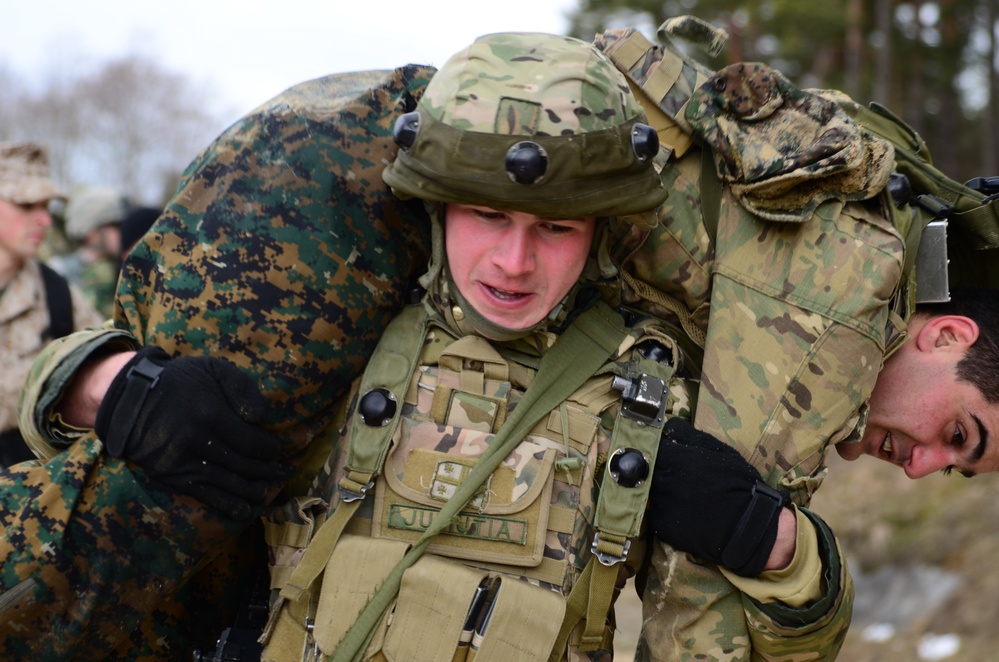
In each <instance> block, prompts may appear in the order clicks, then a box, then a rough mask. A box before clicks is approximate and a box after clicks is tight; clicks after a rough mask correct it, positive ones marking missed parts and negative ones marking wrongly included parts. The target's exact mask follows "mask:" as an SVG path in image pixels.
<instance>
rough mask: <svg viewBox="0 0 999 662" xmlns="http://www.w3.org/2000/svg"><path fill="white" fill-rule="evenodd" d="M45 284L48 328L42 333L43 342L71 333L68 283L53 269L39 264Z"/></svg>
mask: <svg viewBox="0 0 999 662" xmlns="http://www.w3.org/2000/svg"><path fill="white" fill-rule="evenodd" d="M38 266H39V267H41V269H42V282H43V283H44V284H45V305H46V307H47V308H48V311H49V327H48V328H47V329H45V331H43V332H42V338H43V339H44V340H54V339H56V338H62V337H63V336H68V335H69V334H71V333H72V332H73V298H72V296H71V295H70V293H69V282H68V281H67V280H66V279H65V278H64V277H63V276H62V275H60V274H59V273H58V272H57V271H56V270H55V269H53V268H52V267H50V266H49V265H47V264H45V263H44V262H39V263H38Z"/></svg>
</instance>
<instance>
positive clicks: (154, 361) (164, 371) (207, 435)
mask: <svg viewBox="0 0 999 662" xmlns="http://www.w3.org/2000/svg"><path fill="white" fill-rule="evenodd" d="M266 409H267V399H266V398H265V397H264V396H263V394H261V393H260V391H259V389H258V387H257V385H256V384H255V383H254V381H253V379H251V378H250V377H249V376H248V375H247V374H246V373H244V372H243V371H242V370H240V369H239V368H237V367H236V366H234V365H233V364H231V363H229V362H228V361H225V360H223V359H220V358H216V357H211V356H182V357H178V358H175V359H171V358H170V357H169V356H168V355H167V353H166V352H164V351H163V350H162V349H160V348H159V347H145V348H143V349H142V350H140V351H139V352H138V353H137V354H136V355H135V357H133V358H132V359H131V360H130V361H129V362H128V363H126V364H125V366H124V367H123V368H122V369H121V371H119V372H118V374H117V375H116V376H115V378H114V380H113V381H112V382H111V386H110V387H109V388H108V391H107V394H106V395H105V396H104V399H103V400H102V401H101V406H100V408H99V409H98V411H97V423H96V425H95V426H94V427H95V429H96V432H97V434H98V436H99V437H100V438H101V440H103V441H104V446H105V449H106V450H107V452H108V453H109V454H110V455H112V456H114V457H122V458H125V459H126V460H129V461H131V462H133V463H135V464H136V465H138V466H139V467H141V468H142V469H143V470H145V472H146V473H147V474H148V475H149V476H150V478H152V479H154V480H157V481H159V482H161V483H163V484H165V485H168V486H169V487H172V488H173V489H175V490H177V491H178V492H181V493H183V494H187V495H189V496H192V497H194V498H195V499H198V500H199V501H202V502H203V503H205V504H207V505H209V506H211V507H213V508H215V509H217V510H219V511H221V512H222V513H224V514H225V515H227V516H228V517H230V518H232V519H237V520H242V519H246V518H248V517H250V515H251V514H252V509H253V508H254V507H257V506H262V505H263V504H264V498H265V495H266V493H267V491H268V489H269V488H271V487H274V486H276V485H277V484H278V483H279V482H280V479H281V478H282V476H281V474H282V473H284V472H285V469H284V467H282V465H280V464H279V463H278V462H277V458H278V454H279V452H280V450H281V443H280V441H278V439H277V437H275V436H274V435H273V434H271V433H270V432H268V431H266V430H264V429H263V428H262V427H260V426H259V425H258V423H259V422H260V421H261V420H262V418H263V415H264V413H265V412H266Z"/></svg>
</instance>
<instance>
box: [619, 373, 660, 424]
mask: <svg viewBox="0 0 999 662" xmlns="http://www.w3.org/2000/svg"><path fill="white" fill-rule="evenodd" d="M611 388H612V389H614V390H615V391H620V393H621V415H622V416H626V417H628V418H630V419H632V420H634V421H637V422H638V423H640V424H643V425H653V426H656V427H660V426H662V424H663V422H664V421H665V417H666V402H667V393H666V382H664V381H663V380H661V379H659V378H658V377H655V376H653V375H647V374H644V373H643V374H640V375H638V376H637V377H631V378H628V377H620V376H617V377H614V381H613V382H611Z"/></svg>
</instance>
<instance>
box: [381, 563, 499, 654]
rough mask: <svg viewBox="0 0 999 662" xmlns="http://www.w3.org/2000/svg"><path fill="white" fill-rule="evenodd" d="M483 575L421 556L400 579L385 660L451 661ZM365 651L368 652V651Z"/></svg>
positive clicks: (466, 568) (384, 651)
mask: <svg viewBox="0 0 999 662" xmlns="http://www.w3.org/2000/svg"><path fill="white" fill-rule="evenodd" d="M487 577H488V573H487V572H485V571H484V570H474V569H472V568H469V567H467V566H464V565H462V564H460V563H455V562H453V561H448V560H447V559H443V558H441V557H439V556H434V555H430V554H425V555H424V556H423V557H421V558H420V560H419V561H417V562H416V563H414V564H413V567H411V568H410V569H408V570H407V571H406V572H405V573H403V575H402V584H401V585H400V587H399V596H398V598H397V600H396V608H395V613H394V614H393V615H392V621H391V624H390V625H389V627H388V633H387V634H386V635H385V643H384V646H383V649H382V653H383V655H384V656H385V659H386V660H388V661H389V662H411V661H412V660H421V662H452V660H454V658H455V654H456V651H457V650H458V647H459V639H460V638H461V633H462V630H463V629H464V628H465V625H466V621H467V620H468V618H469V616H470V613H469V612H470V609H471V608H472V605H473V604H474V598H475V595H476V590H477V589H478V588H479V586H480V585H482V584H483V582H484V580H485V579H486V578H487ZM369 650H370V649H369Z"/></svg>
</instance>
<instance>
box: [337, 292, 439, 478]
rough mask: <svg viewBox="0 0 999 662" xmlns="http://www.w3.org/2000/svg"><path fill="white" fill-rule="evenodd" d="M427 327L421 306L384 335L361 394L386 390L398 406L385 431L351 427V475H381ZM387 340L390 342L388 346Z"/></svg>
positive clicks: (410, 310) (406, 313) (409, 309)
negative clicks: (394, 398) (355, 473)
mask: <svg viewBox="0 0 999 662" xmlns="http://www.w3.org/2000/svg"><path fill="white" fill-rule="evenodd" d="M427 323H428V316H427V311H426V309H425V308H424V307H423V305H422V304H421V305H418V306H409V307H407V308H404V309H403V311H402V312H401V313H400V314H399V315H397V316H396V317H395V318H394V319H393V320H392V321H391V322H390V323H389V325H388V327H387V328H386V329H385V333H384V334H382V340H381V341H379V343H378V346H377V347H376V348H375V351H374V353H372V355H371V360H370V361H368V366H367V367H366V368H365V369H364V375H363V376H362V377H361V386H360V390H359V391H358V393H362V394H363V393H368V392H369V391H371V390H372V389H375V388H385V389H388V390H389V391H390V392H391V393H392V394H393V395H394V396H395V397H396V401H397V403H398V406H397V407H396V411H395V414H394V416H393V417H392V419H391V421H389V422H388V423H387V424H386V425H385V426H383V427H371V426H368V425H354V426H352V428H351V433H350V446H349V447H348V451H347V464H346V469H347V471H348V472H352V471H356V472H358V473H360V474H371V475H375V474H377V473H378V472H379V471H381V468H382V464H383V463H384V462H385V454H386V453H388V447H389V442H390V441H391V438H392V434H391V432H392V431H393V430H395V428H396V425H397V424H398V420H399V415H400V413H401V412H402V401H403V399H404V398H405V396H406V390H407V389H408V388H409V380H410V379H411V378H412V376H413V371H414V370H415V369H416V363H417V361H419V358H420V350H421V349H423V339H424V338H425V337H426V333H427ZM386 338H389V339H391V341H390V342H386V341H385V339H386Z"/></svg>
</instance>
